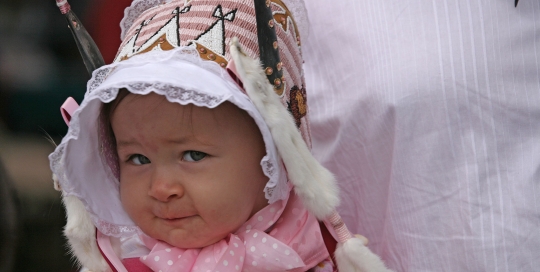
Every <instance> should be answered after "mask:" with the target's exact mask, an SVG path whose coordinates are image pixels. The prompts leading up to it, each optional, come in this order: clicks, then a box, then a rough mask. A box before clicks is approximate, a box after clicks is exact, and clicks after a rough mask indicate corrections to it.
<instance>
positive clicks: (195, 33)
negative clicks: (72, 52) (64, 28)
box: [114, 0, 311, 147]
mask: <svg viewBox="0 0 540 272" xmlns="http://www.w3.org/2000/svg"><path fill="white" fill-rule="evenodd" d="M139 2H141V1H134V2H133V4H132V7H131V9H129V8H128V10H126V14H131V13H134V10H138V9H139V7H140V6H142V3H139ZM161 3H162V4H159V5H157V6H154V7H147V8H148V9H147V10H145V11H144V12H142V13H141V14H140V15H139V16H138V17H137V19H131V20H129V22H130V23H131V24H128V23H125V22H124V24H123V26H124V27H127V28H128V29H127V30H126V31H125V35H124V38H123V42H122V44H121V46H120V49H119V51H118V53H117V56H116V58H115V60H114V61H115V62H118V61H122V60H125V59H127V58H130V57H132V56H135V55H138V54H142V53H145V52H149V51H152V50H171V49H173V48H176V47H181V46H192V47H194V48H196V49H197V51H198V52H199V54H200V57H201V58H203V59H205V60H212V61H215V62H216V63H218V64H219V65H220V66H221V67H223V68H225V67H227V65H228V63H229V62H230V60H231V55H230V42H231V40H232V39H233V38H238V41H239V43H240V44H242V48H243V50H244V52H245V53H247V54H248V56H250V57H251V58H254V59H258V58H259V42H258V37H257V23H256V16H255V12H254V7H253V1H252V0H223V1H214V0H173V1H170V2H168V3H166V2H165V1H161ZM288 3H289V5H291V6H293V7H294V9H293V10H295V12H294V13H295V14H294V15H296V14H300V16H299V17H305V15H304V16H302V11H303V10H302V8H300V6H302V7H303V4H294V3H295V1H288ZM266 5H267V6H268V7H270V8H271V10H272V13H273V20H270V21H268V24H269V26H270V27H272V28H274V29H275V32H276V35H277V40H276V41H275V42H274V44H273V46H274V47H275V48H276V49H278V48H279V56H280V59H281V62H280V63H279V64H278V67H277V69H274V68H271V67H265V68H264V69H265V73H266V74H267V75H269V74H272V73H277V72H278V71H276V70H282V73H283V76H282V77H281V78H280V81H282V83H283V84H281V86H280V87H279V88H276V93H277V94H278V95H279V96H280V98H281V101H282V103H283V104H284V105H285V106H286V107H287V108H288V109H289V111H290V112H291V114H292V115H293V117H294V119H295V123H296V125H297V126H298V128H299V130H300V131H301V133H302V136H303V138H304V141H305V142H306V144H307V145H308V146H309V147H311V137H310V135H309V123H308V121H307V118H306V114H307V110H308V109H307V95H306V90H305V82H304V76H303V70H302V64H303V59H302V53H301V42H300V38H301V37H300V36H301V35H300V29H299V25H301V24H298V23H297V22H296V20H295V16H294V15H293V11H291V9H289V7H288V6H287V5H286V4H285V2H284V1H282V0H267V1H266ZM304 19H305V18H304ZM124 21H126V20H124ZM279 72H281V71H279ZM272 83H275V82H272Z"/></svg>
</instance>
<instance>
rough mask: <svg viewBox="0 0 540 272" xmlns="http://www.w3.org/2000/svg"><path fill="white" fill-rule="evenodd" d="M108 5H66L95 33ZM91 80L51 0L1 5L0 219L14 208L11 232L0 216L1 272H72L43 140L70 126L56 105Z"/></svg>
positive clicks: (86, 1) (79, 0)
mask: <svg viewBox="0 0 540 272" xmlns="http://www.w3.org/2000/svg"><path fill="white" fill-rule="evenodd" d="M105 1H106V0H71V1H69V2H70V4H71V6H72V9H73V10H74V11H75V13H76V14H77V15H78V16H79V18H80V19H81V21H82V22H83V24H84V25H85V26H86V28H87V29H88V30H89V32H90V33H91V34H92V35H95V34H96V32H99V31H100V30H99V29H100V27H99V22H100V18H101V17H103V16H102V14H100V10H102V8H103V6H104V3H105ZM111 2H114V1H111V0H109V3H111ZM120 2H123V4H122V5H123V7H121V8H117V9H116V10H115V11H114V12H116V14H117V15H118V16H122V15H123V12H122V10H123V8H124V7H125V6H126V5H127V4H126V2H128V1H120ZM118 16H117V17H118ZM118 18H120V17H118ZM115 20H116V19H115ZM118 22H119V19H118V21H117V22H113V23H112V24H111V25H110V28H111V29H114V33H115V34H114V36H115V39H114V41H113V42H112V45H111V46H109V47H111V48H116V47H117V46H118V44H119V42H120V39H119V27H118ZM102 25H103V24H102ZM101 29H103V27H101ZM97 35H98V36H100V37H103V38H102V40H103V39H105V37H104V35H100V34H99V33H97ZM96 42H98V41H97V40H96ZM100 44H101V45H103V44H104V42H103V41H101V42H100ZM100 47H101V46H100ZM109 51H110V50H109ZM109 55H110V53H109ZM107 59H110V56H109V57H108V58H107ZM88 79H89V75H88V74H87V72H86V69H85V67H84V65H83V62H82V60H81V57H80V55H79V53H78V51H77V47H76V45H75V42H74V41H73V38H72V36H71V33H70V31H69V29H68V28H67V24H66V22H65V18H64V16H63V15H62V14H61V13H60V12H59V10H58V8H57V7H56V4H55V1H54V0H25V1H9V0H0V162H1V163H0V166H1V164H2V163H3V165H4V168H5V172H6V173H7V175H6V176H8V177H9V178H7V179H6V178H1V177H2V174H1V173H0V182H2V188H4V189H3V191H5V192H7V193H8V194H6V195H3V194H2V198H0V200H2V203H0V204H1V206H0V208H2V209H3V210H2V213H0V214H2V216H5V214H6V212H5V210H6V209H7V207H8V204H6V203H8V202H9V203H13V204H14V207H15V209H14V210H15V211H14V212H15V213H14V216H13V218H14V219H15V223H16V227H15V232H13V230H11V229H9V227H6V226H9V224H6V222H8V221H9V220H8V219H5V218H0V222H3V223H2V225H3V226H2V228H1V230H2V234H1V235H0V237H2V239H0V242H2V245H3V246H4V248H2V249H1V250H2V251H0V255H1V256H0V272H3V271H76V270H77V267H76V266H75V265H74V262H73V261H72V259H71V258H70V256H69V255H68V253H67V252H68V250H67V246H66V241H65V239H64V237H63V236H62V228H63V226H64V225H65V214H64V209H63V206H62V203H61V197H60V192H57V191H55V190H54V188H53V182H52V178H51V176H52V173H51V171H50V169H49V161H48V158H47V156H48V155H49V154H50V153H51V152H52V151H53V150H54V144H53V143H52V142H51V141H50V140H49V139H48V138H50V139H51V140H52V141H53V142H55V143H59V142H60V141H61V139H62V136H63V135H64V134H65V133H66V131H67V126H66V124H65V123H64V121H63V119H62V117H61V115H60V111H59V107H60V105H61V104H62V103H63V102H64V100H65V99H66V98H67V97H68V96H72V97H74V98H75V100H77V101H78V102H79V103H80V101H81V100H82V97H83V96H84V91H85V89H86V81H87V80H88ZM0 171H3V170H1V169H0ZM6 190H7V191H6ZM7 214H8V215H9V214H11V215H13V213H12V211H9V212H8V213H7ZM8 223H9V222H8ZM5 233H7V236H6V235H4V234H5ZM6 237H7V238H6ZM10 237H15V239H14V240H13V239H11V238H10ZM10 241H14V242H10Z"/></svg>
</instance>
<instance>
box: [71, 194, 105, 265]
mask: <svg viewBox="0 0 540 272" xmlns="http://www.w3.org/2000/svg"><path fill="white" fill-rule="evenodd" d="M63 202H64V206H65V207H66V213H67V224H66V227H65V228H64V235H65V236H66V237H67V239H68V242H69V246H70V253H71V255H72V256H74V257H75V258H76V259H77V262H78V264H79V265H80V266H83V267H85V268H86V269H88V270H90V271H94V272H106V271H107V272H108V271H111V269H110V268H109V265H108V264H107V262H106V261H105V259H104V258H103V256H101V253H100V252H99V249H98V247H97V243H96V227H95V226H94V224H93V223H92V219H90V215H89V214H88V212H87V211H86V209H85V208H84V205H83V203H82V202H81V201H80V200H79V199H78V198H77V197H75V196H63Z"/></svg>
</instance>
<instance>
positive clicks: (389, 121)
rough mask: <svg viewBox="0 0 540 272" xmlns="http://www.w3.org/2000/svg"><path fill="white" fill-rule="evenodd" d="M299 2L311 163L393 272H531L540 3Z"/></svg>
mask: <svg viewBox="0 0 540 272" xmlns="http://www.w3.org/2000/svg"><path fill="white" fill-rule="evenodd" d="M514 2H515V1H514V0H490V1H487V0H456V1H450V0H433V1H414V0H385V1H368V0H341V1H337V2H329V1H325V0H310V1H306V6H307V9H308V13H309V18H310V23H311V25H310V29H311V32H310V34H309V36H308V38H307V39H304V40H303V53H304V59H305V61H306V66H305V69H306V82H307V88H308V89H309V90H310V91H311V93H310V100H309V106H310V110H311V111H310V116H309V117H310V120H311V127H312V136H313V151H314V153H315V155H316V157H318V158H319V159H320V160H321V161H322V162H323V164H324V165H325V166H326V167H328V168H329V169H330V170H331V171H333V172H334V173H335V174H336V175H337V180H338V182H339V185H340V187H341V192H342V194H341V196H342V197H341V198H342V205H341V207H340V208H339V212H340V214H341V216H342V217H343V219H344V220H345V222H346V223H347V226H348V227H349V228H350V229H351V231H353V232H355V233H361V234H363V235H365V236H366V237H368V238H369V241H370V243H369V245H370V248H371V249H372V250H373V251H374V252H375V253H377V254H379V255H380V256H382V258H383V259H384V261H385V262H386V264H387V265H388V266H389V267H390V268H391V269H394V270H395V271H509V272H512V271H538V267H540V258H539V256H540V231H539V226H540V32H539V31H540V1H538V0H520V1H519V4H518V5H517V8H516V7H514Z"/></svg>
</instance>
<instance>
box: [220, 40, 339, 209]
mask: <svg viewBox="0 0 540 272" xmlns="http://www.w3.org/2000/svg"><path fill="white" fill-rule="evenodd" d="M230 53H231V56H232V58H233V60H234V63H235V65H236V69H237V72H238V74H239V77H240V79H241V80H242V83H243V84H244V88H245V90H246V92H247V94H248V96H249V97H250V99H251V100H252V102H253V104H254V105H255V107H256V108H257V109H258V110H259V112H260V113H261V115H262V117H263V118H264V120H265V122H266V124H267V125H268V128H269V129H270V132H271V134H272V138H273V139H274V142H275V143H276V146H277V149H278V153H279V155H280V156H281V158H282V159H283V162H284V164H285V167H286V168H287V171H288V174H289V179H290V181H291V182H292V184H293V185H294V186H295V188H294V190H295V192H296V194H297V195H299V196H300V197H301V198H302V202H303V203H304V205H305V206H306V208H307V209H308V210H309V211H310V212H311V213H313V214H314V215H315V216H316V217H317V218H318V219H320V220H322V219H324V218H325V217H326V216H328V215H329V214H331V213H332V212H333V211H334V209H335V208H336V206H337V205H339V196H338V188H337V185H336V182H335V180H334V177H333V175H332V173H330V171H328V170H327V169H326V168H324V167H323V166H322V165H321V164H319V162H318V161H317V160H315V158H314V157H313V155H311V152H310V151H309V149H308V147H307V146H306V143H305V142H304V140H303V139H302V136H301V135H300V132H299V131H298V130H297V128H296V126H295V124H294V121H293V119H292V116H291V115H290V114H289V112H288V111H287V110H286V109H285V107H284V106H283V105H282V104H281V102H280V100H279V97H278V95H277V94H276V93H275V92H274V87H273V86H272V85H270V83H269V82H268V79H267V77H266V75H265V73H264V71H263V69H262V67H261V64H260V63H259V61H257V60H254V59H252V58H250V57H249V56H247V55H246V54H245V53H244V52H243V51H242V48H241V46H240V44H239V43H238V39H237V38H233V39H232V41H231V47H230Z"/></svg>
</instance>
